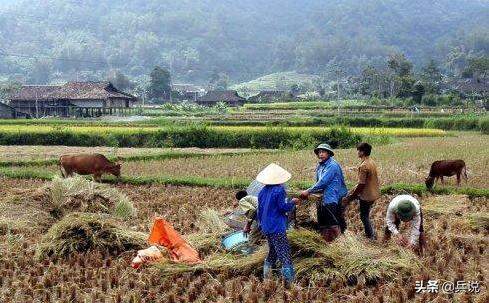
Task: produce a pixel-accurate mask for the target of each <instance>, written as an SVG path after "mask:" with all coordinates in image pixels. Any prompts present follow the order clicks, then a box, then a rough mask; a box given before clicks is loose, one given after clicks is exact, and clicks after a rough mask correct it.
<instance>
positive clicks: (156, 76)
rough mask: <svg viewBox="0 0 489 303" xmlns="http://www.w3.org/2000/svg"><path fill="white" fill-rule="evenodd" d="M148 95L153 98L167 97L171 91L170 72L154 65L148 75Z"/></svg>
mask: <svg viewBox="0 0 489 303" xmlns="http://www.w3.org/2000/svg"><path fill="white" fill-rule="evenodd" d="M149 78H150V83H149V86H148V97H150V98H154V99H164V98H169V96H170V91H171V77H170V72H169V71H168V70H166V69H164V68H161V67H159V66H156V67H155V68H154V69H153V71H152V72H151V74H150V75H149Z"/></svg>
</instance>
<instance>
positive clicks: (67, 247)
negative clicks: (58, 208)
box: [36, 212, 147, 259]
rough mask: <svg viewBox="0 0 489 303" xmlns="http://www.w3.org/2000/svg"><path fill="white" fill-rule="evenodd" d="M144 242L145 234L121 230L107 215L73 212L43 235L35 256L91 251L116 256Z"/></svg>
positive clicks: (54, 256)
mask: <svg viewBox="0 0 489 303" xmlns="http://www.w3.org/2000/svg"><path fill="white" fill-rule="evenodd" d="M146 239H147V235H146V234H144V233H140V232H134V231H131V230H129V229H128V228H125V227H123V226H122V225H121V222H119V221H118V220H116V219H114V218H113V217H111V216H109V215H106V214H93V213H78V212H74V213H71V214H68V215H66V216H65V217H63V218H62V219H61V220H60V221H58V222H57V223H55V224H54V225H53V226H51V228H50V229H49V230H48V231H47V233H46V234H44V236H43V237H42V239H41V241H40V243H39V245H38V248H37V251H36V257H37V258H38V259H46V258H52V259H58V258H63V257H67V256H70V255H72V254H75V253H85V252H87V251H93V250H97V251H100V252H102V253H104V254H110V255H118V254H120V253H122V252H125V251H127V250H133V249H141V248H145V247H146V246H147V243H146Z"/></svg>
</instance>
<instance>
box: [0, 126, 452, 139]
mask: <svg viewBox="0 0 489 303" xmlns="http://www.w3.org/2000/svg"><path fill="white" fill-rule="evenodd" d="M208 128H209V129H211V130H218V131H221V132H222V133H224V134H226V133H228V134H232V133H259V132H263V131H266V130H270V129H272V130H273V129H280V130H283V131H287V132H290V133H293V134H310V135H312V134H317V133H323V132H326V131H328V130H330V129H331V128H330V127H280V128H277V127H263V126H209V127H208ZM167 129H168V127H152V126H139V127H130V126H69V125H66V126H49V125H0V133H2V132H3V133H7V134H9V133H28V134H48V133H51V132H53V131H65V132H74V133H77V134H126V135H127V134H131V133H151V132H157V131H161V130H167ZM348 129H349V130H350V131H351V132H353V133H354V134H358V135H369V136H393V137H439V136H446V135H447V134H448V133H447V132H446V131H444V130H440V129H429V128H424V129H418V128H369V127H351V128H348Z"/></svg>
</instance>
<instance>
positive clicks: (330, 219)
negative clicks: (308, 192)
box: [316, 201, 346, 242]
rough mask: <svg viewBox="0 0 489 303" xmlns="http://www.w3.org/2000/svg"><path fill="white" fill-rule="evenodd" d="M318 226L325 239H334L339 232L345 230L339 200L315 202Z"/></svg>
mask: <svg viewBox="0 0 489 303" xmlns="http://www.w3.org/2000/svg"><path fill="white" fill-rule="evenodd" d="M316 210H317V217H318V226H319V230H320V232H321V234H322V235H323V237H324V238H325V239H326V241H328V242H329V241H332V240H334V239H335V238H336V237H337V236H338V235H339V233H340V232H341V233H344V232H345V230H346V221H345V217H344V213H343V209H342V207H341V204H340V202H338V203H328V204H324V203H323V202H322V201H319V202H317V203H316Z"/></svg>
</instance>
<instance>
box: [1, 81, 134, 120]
mask: <svg viewBox="0 0 489 303" xmlns="http://www.w3.org/2000/svg"><path fill="white" fill-rule="evenodd" d="M9 99H10V106H11V107H13V108H14V109H15V110H17V111H20V112H24V113H27V114H30V115H31V116H32V117H38V118H39V117H46V116H57V117H70V116H84V117H94V116H101V115H107V114H116V113H123V112H128V111H130V109H131V108H132V107H133V105H134V103H135V102H136V101H137V98H136V97H135V96H133V95H130V94H127V93H124V92H122V91H120V90H118V89H117V88H115V87H114V86H113V85H112V83H110V82H68V83H66V84H62V85H23V86H22V87H21V88H20V89H19V90H17V91H15V92H13V93H11V94H10V97H9Z"/></svg>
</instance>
